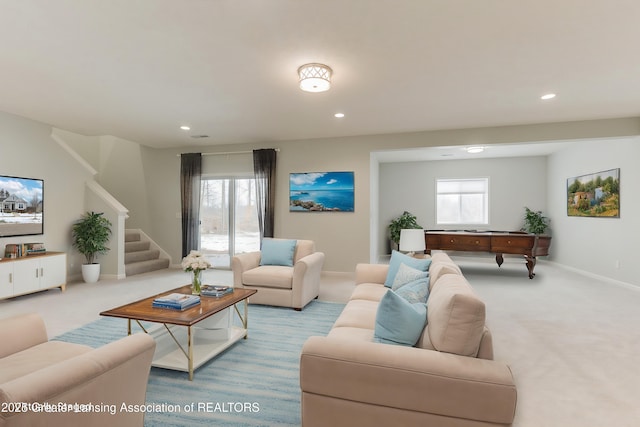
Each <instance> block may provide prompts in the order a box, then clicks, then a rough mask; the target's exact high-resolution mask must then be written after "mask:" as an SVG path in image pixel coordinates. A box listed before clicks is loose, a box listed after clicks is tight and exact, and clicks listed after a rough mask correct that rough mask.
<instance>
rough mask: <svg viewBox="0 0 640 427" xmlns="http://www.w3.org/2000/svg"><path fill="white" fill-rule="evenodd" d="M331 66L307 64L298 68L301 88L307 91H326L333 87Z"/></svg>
mask: <svg viewBox="0 0 640 427" xmlns="http://www.w3.org/2000/svg"><path fill="white" fill-rule="evenodd" d="M332 72H333V71H332V70H331V68H329V67H327V66H326V65H323V64H305V65H303V66H301V67H300V68H298V77H299V82H300V89H302V90H304V91H305V92H324V91H326V90H329V88H330V87H331V73H332Z"/></svg>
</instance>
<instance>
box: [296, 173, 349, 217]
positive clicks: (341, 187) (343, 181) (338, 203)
mask: <svg viewBox="0 0 640 427" xmlns="http://www.w3.org/2000/svg"><path fill="white" fill-rule="evenodd" d="M353 176H354V174H353V172H304V173H292V174H289V211H290V212H353V211H354V187H353Z"/></svg>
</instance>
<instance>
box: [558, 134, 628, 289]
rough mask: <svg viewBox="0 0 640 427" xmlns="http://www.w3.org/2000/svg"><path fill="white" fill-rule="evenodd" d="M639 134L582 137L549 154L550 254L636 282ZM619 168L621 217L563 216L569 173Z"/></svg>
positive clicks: (560, 260) (585, 268) (573, 264)
mask: <svg viewBox="0 0 640 427" xmlns="http://www.w3.org/2000/svg"><path fill="white" fill-rule="evenodd" d="M638 159H640V138H638V137H635V138H618V139H609V140H595V141H585V142H583V143H580V144H579V145H578V146H571V147H569V148H567V149H565V150H563V151H561V152H558V153H555V154H553V155H551V156H550V157H549V161H548V176H549V178H548V193H549V201H548V206H549V209H550V216H551V218H552V219H553V222H552V231H553V243H552V248H553V255H554V256H553V260H554V261H555V262H558V263H560V264H563V265H566V266H569V267H572V268H575V269H578V270H580V271H584V272H588V273H593V274H596V275H599V276H604V277H608V278H612V279H615V280H619V281H622V282H626V283H632V284H635V285H639V286H640V278H639V276H638V270H637V266H636V265H635V263H636V262H638V250H637V244H636V240H637V237H636V236H638V230H640V216H639V215H638V212H640V197H638V194H637V193H638V191H637V189H638V185H640V168H638ZM615 168H620V218H586V217H569V216H567V179H568V178H572V177H576V176H579V175H586V174H590V173H594V172H600V171H604V170H609V169H615Z"/></svg>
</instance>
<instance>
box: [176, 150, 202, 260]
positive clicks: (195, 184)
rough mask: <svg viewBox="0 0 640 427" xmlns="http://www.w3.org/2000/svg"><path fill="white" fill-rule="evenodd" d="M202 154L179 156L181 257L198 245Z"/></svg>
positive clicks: (195, 248)
mask: <svg viewBox="0 0 640 427" xmlns="http://www.w3.org/2000/svg"><path fill="white" fill-rule="evenodd" d="M201 174H202V154H201V153H184V154H182V155H181V156H180V196H181V204H182V208H181V215H182V256H183V257H185V256H187V254H188V253H189V252H190V251H191V250H197V249H198V247H199V244H200V233H199V227H200V176H201Z"/></svg>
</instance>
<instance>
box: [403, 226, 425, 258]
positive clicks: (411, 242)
mask: <svg viewBox="0 0 640 427" xmlns="http://www.w3.org/2000/svg"><path fill="white" fill-rule="evenodd" d="M425 248H426V245H425V241H424V230H423V229H422V228H412V229H404V230H400V245H399V247H398V249H400V250H401V251H403V252H408V254H407V255H409V256H414V255H415V253H416V252H418V251H419V252H424V250H425Z"/></svg>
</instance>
